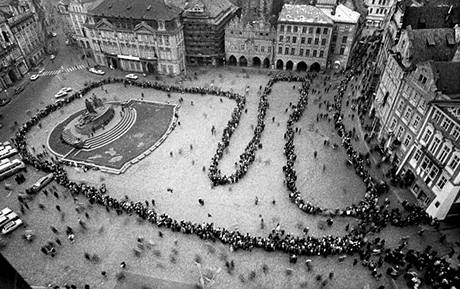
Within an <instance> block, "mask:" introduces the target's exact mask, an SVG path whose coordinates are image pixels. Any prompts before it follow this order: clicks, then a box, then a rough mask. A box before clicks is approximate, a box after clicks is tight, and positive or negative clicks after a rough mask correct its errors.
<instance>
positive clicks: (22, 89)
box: [14, 85, 26, 95]
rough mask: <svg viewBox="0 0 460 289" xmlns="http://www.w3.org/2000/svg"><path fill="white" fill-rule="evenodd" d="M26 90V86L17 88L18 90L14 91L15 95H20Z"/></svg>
mask: <svg viewBox="0 0 460 289" xmlns="http://www.w3.org/2000/svg"><path fill="white" fill-rule="evenodd" d="M25 88H26V87H25V85H20V86H18V87H16V89H15V90H14V94H15V95H17V94H20V93H21V92H23V91H24V89H25Z"/></svg>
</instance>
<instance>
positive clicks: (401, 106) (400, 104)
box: [398, 99, 404, 113]
mask: <svg viewBox="0 0 460 289" xmlns="http://www.w3.org/2000/svg"><path fill="white" fill-rule="evenodd" d="M403 108H404V100H402V99H401V100H400V101H399V104H398V111H399V112H400V113H401V112H402V111H403Z"/></svg>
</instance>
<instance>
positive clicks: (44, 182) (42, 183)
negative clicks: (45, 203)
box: [32, 173, 54, 193]
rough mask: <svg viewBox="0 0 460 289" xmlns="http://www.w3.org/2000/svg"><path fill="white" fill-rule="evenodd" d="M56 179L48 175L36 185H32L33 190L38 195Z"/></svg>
mask: <svg viewBox="0 0 460 289" xmlns="http://www.w3.org/2000/svg"><path fill="white" fill-rule="evenodd" d="M53 179H54V175H53V174H52V173H51V174H47V175H46V176H43V177H41V178H40V179H38V181H36V182H35V184H33V185H32V190H33V191H34V192H35V193H38V192H39V191H40V190H41V189H43V188H44V187H45V186H46V185H47V184H49V183H51V182H52V181H53Z"/></svg>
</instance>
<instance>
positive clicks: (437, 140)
mask: <svg viewBox="0 0 460 289" xmlns="http://www.w3.org/2000/svg"><path fill="white" fill-rule="evenodd" d="M432 135H433V130H432V129H431V128H429V127H428V128H427V129H426V131H425V134H424V135H423V137H422V141H423V142H424V143H426V144H428V143H429V141H430V139H431V136H432ZM441 137H442V136H441V135H439V134H438V135H435V136H434V138H433V141H432V142H431V143H430V145H429V146H428V151H429V152H430V153H431V154H432V155H433V156H436V157H437V159H438V160H439V162H440V163H444V162H445V161H446V160H447V157H448V156H449V154H450V153H451V152H452V144H450V143H449V142H444V143H442V140H441ZM441 143H442V144H441ZM438 150H439V151H438ZM452 160H456V161H455V162H453V163H452V161H451V162H450V163H449V167H450V168H451V169H452V170H455V169H456V168H457V165H458V156H457V155H454V156H453V158H452Z"/></svg>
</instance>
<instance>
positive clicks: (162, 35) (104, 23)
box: [86, 0, 186, 75]
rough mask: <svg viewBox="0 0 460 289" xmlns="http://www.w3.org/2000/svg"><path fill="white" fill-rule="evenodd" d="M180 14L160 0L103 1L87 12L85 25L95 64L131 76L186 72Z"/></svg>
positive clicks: (178, 10) (176, 9)
mask: <svg viewBox="0 0 460 289" xmlns="http://www.w3.org/2000/svg"><path fill="white" fill-rule="evenodd" d="M180 13H181V10H180V9H179V8H177V7H175V6H172V5H167V4H166V3H165V2H164V1H163V0H151V1H148V2H145V1H142V0H134V1H129V2H124V1H118V0H104V1H103V2H101V3H100V4H99V5H97V6H96V7H95V8H93V9H92V10H91V11H89V12H88V22H87V24H86V28H87V35H89V39H90V46H91V49H92V51H93V54H94V57H95V61H96V63H98V64H99V65H103V66H109V67H111V68H114V69H122V70H126V71H134V72H146V73H155V72H157V73H160V74H170V75H178V74H181V73H183V72H185V70H186V65H185V45H184V34H183V26H182V23H181V21H180Z"/></svg>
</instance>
